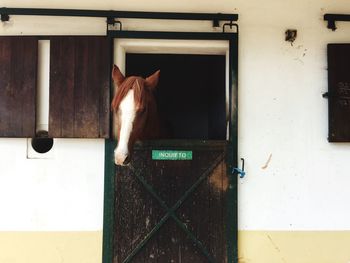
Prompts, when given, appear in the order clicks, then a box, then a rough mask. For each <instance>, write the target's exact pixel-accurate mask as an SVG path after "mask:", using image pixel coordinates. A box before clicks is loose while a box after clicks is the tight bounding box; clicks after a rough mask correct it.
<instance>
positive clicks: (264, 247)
mask: <svg viewBox="0 0 350 263" xmlns="http://www.w3.org/2000/svg"><path fill="white" fill-rule="evenodd" d="M238 236H239V237H238V239H239V242H238V251H239V263H350V231H336V232H334V231H316V232H314V231H239V233H238Z"/></svg>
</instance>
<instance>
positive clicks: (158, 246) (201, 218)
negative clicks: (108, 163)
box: [113, 142, 230, 263]
mask: <svg viewBox="0 0 350 263" xmlns="http://www.w3.org/2000/svg"><path fill="white" fill-rule="evenodd" d="M226 147H227V145H226V142H212V143H203V144H201V143H197V144H193V145H191V144H189V143H188V142H187V143H183V144H182V145H181V143H176V144H171V143H170V144H168V145H167V144H164V143H162V145H160V144H153V145H152V144H151V143H150V144H148V145H146V144H144V145H142V146H138V147H136V149H135V151H134V153H133V154H134V155H133V161H132V163H131V165H130V166H128V167H116V169H115V172H116V173H115V192H114V196H115V202H114V208H115V209H114V222H115V223H114V233H113V236H114V238H113V239H114V242H113V244H114V248H113V251H114V252H113V258H114V262H115V263H117V262H118V263H119V262H191V263H195V262H198V263H203V262H227V243H228V242H227V235H226V232H227V227H226V226H227V217H226V211H227V192H228V190H229V187H230V186H229V178H228V175H227V169H226ZM152 150H153V151H154V150H177V151H192V160H152Z"/></svg>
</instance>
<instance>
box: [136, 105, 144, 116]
mask: <svg viewBox="0 0 350 263" xmlns="http://www.w3.org/2000/svg"><path fill="white" fill-rule="evenodd" d="M145 111H146V110H145V108H144V107H143V108H139V109H137V111H136V112H137V113H139V114H141V113H144V112H145Z"/></svg>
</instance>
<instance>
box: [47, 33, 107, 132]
mask: <svg viewBox="0 0 350 263" xmlns="http://www.w3.org/2000/svg"><path fill="white" fill-rule="evenodd" d="M110 59H111V57H110V48H109V42H108V39H107V38H106V37H98V36H92V37H54V38H52V39H51V44H50V121H49V136H50V137H63V138H108V137H109V116H110V107H109V103H110V100H109V79H110Z"/></svg>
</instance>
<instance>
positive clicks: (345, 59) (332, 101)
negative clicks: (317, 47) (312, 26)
mask: <svg viewBox="0 0 350 263" xmlns="http://www.w3.org/2000/svg"><path fill="white" fill-rule="evenodd" d="M328 95H329V96H328V99H329V136H328V140H329V141H330V142H349V141H350V44H329V45H328Z"/></svg>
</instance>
